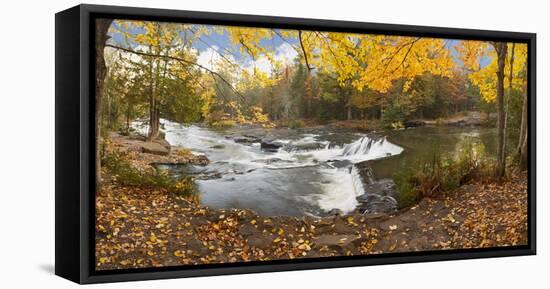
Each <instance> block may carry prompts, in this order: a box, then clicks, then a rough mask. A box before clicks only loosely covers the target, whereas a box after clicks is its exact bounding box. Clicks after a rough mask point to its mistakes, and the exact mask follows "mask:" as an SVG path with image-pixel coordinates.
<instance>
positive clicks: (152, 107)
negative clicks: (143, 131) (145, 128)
mask: <svg viewBox="0 0 550 289" xmlns="http://www.w3.org/2000/svg"><path fill="white" fill-rule="evenodd" d="M150 49H151V48H150ZM156 62H157V63H156V65H155V60H154V59H153V58H151V63H150V66H149V75H150V77H151V81H150V83H149V93H150V94H149V134H148V137H147V139H148V140H149V141H152V140H154V139H156V138H158V136H159V129H160V125H159V123H160V121H159V114H158V104H157V90H158V89H157V86H158V74H159V60H158V59H157V61H156Z"/></svg>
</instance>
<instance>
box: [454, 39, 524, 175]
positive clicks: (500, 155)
mask: <svg viewBox="0 0 550 289" xmlns="http://www.w3.org/2000/svg"><path fill="white" fill-rule="evenodd" d="M457 50H458V51H459V56H460V59H461V60H462V62H463V64H464V67H466V68H467V69H468V70H469V71H470V73H469V75H468V77H469V79H470V80H471V81H472V83H473V84H474V85H476V86H477V87H478V88H479V90H480V93H481V95H482V97H483V99H484V100H485V101H487V102H495V101H496V104H497V131H498V136H497V165H496V168H495V176H496V177H497V178H502V177H503V176H504V174H505V170H506V138H505V136H506V131H507V130H506V118H507V116H506V114H507V113H508V112H507V111H506V110H505V108H506V107H505V103H506V102H507V99H506V97H505V95H506V94H505V88H506V87H507V88H508V93H507V94H508V96H510V95H511V93H512V91H513V90H521V91H523V93H522V94H523V95H526V94H525V87H526V65H527V57H526V55H527V45H526V44H519V43H515V44H514V43H504V42H483V41H462V42H461V43H460V45H458V46H457ZM509 51H511V52H510V53H509ZM509 54H510V56H512V55H514V57H508V55H509ZM484 61H486V62H487V61H488V64H483V62H484ZM525 97H526V96H525ZM524 103H526V101H524ZM525 105H526V104H525ZM524 117H525V118H526V117H527V116H526V114H523V116H522V119H523V118H524ZM521 126H522V128H524V124H522V125H521ZM525 135H526V130H525V131H523V132H521V133H520V136H519V138H520V139H519V141H518V145H520V144H523V143H526V136H525ZM518 151H520V149H518ZM520 154H521V158H520V159H522V158H523V157H525V156H526V154H527V152H526V150H525V151H523V152H521V153H520Z"/></svg>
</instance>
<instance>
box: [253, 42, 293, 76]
mask: <svg viewBox="0 0 550 289" xmlns="http://www.w3.org/2000/svg"><path fill="white" fill-rule="evenodd" d="M297 55H298V52H296V49H294V48H293V47H292V45H290V44H288V43H283V44H281V45H279V46H277V47H276V48H275V54H274V59H275V61H279V62H281V63H283V64H285V65H292V63H294V58H296V56H297ZM243 67H244V68H245V69H246V70H248V71H250V72H252V71H253V70H254V67H256V68H257V69H258V70H259V71H262V72H265V73H267V74H271V73H272V72H273V66H272V64H271V61H269V59H268V58H267V57H265V56H260V57H258V58H257V59H256V60H254V61H252V60H250V61H249V62H248V63H246V64H245V65H243Z"/></svg>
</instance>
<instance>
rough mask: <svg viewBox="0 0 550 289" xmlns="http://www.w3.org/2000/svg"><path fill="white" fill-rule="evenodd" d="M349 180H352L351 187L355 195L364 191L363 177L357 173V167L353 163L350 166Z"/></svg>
mask: <svg viewBox="0 0 550 289" xmlns="http://www.w3.org/2000/svg"><path fill="white" fill-rule="evenodd" d="M350 175H351V180H352V182H353V189H354V191H355V196H360V195H362V194H364V193H365V186H364V181H363V177H361V174H360V173H359V169H357V167H356V166H355V165H352V166H351V170H350Z"/></svg>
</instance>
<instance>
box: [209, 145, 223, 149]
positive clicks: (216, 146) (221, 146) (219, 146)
mask: <svg viewBox="0 0 550 289" xmlns="http://www.w3.org/2000/svg"><path fill="white" fill-rule="evenodd" d="M210 148H212V149H217V150H220V149H223V148H225V146H224V145H222V144H217V145H213V146H211V147H210Z"/></svg>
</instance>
